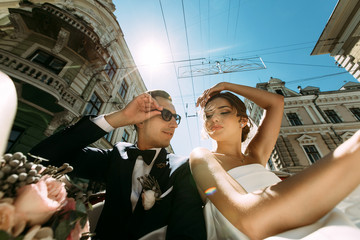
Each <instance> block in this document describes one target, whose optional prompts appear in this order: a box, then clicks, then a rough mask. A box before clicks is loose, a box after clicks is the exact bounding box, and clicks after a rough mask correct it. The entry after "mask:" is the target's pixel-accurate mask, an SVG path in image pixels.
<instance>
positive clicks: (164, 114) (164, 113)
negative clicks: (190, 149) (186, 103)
mask: <svg viewBox="0 0 360 240" xmlns="http://www.w3.org/2000/svg"><path fill="white" fill-rule="evenodd" d="M157 111H159V112H161V117H162V119H164V120H165V121H167V122H170V121H171V118H172V117H174V118H175V121H176V123H177V124H178V125H179V124H180V121H181V116H180V115H179V114H176V113H172V112H170V111H169V110H167V109H165V108H164V109H163V110H162V111H160V110H157Z"/></svg>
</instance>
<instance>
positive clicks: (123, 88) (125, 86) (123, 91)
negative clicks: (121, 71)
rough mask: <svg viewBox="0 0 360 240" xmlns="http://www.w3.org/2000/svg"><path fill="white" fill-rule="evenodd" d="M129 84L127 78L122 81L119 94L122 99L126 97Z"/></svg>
mask: <svg viewBox="0 0 360 240" xmlns="http://www.w3.org/2000/svg"><path fill="white" fill-rule="evenodd" d="M128 88H129V86H128V84H127V83H126V81H125V79H124V80H123V81H122V83H121V86H120V89H119V94H120V96H121V97H122V99H125V96H126V93H127V91H128Z"/></svg>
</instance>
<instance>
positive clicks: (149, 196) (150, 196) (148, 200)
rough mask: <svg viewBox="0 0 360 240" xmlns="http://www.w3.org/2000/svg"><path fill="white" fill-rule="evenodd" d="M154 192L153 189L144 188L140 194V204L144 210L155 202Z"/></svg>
mask: <svg viewBox="0 0 360 240" xmlns="http://www.w3.org/2000/svg"><path fill="white" fill-rule="evenodd" d="M155 194H156V193H155V192H154V191H153V190H144V191H143V193H142V194H141V198H142V204H143V206H144V209H145V210H149V209H150V208H152V206H154V204H155V200H156V197H155Z"/></svg>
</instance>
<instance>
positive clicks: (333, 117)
mask: <svg viewBox="0 0 360 240" xmlns="http://www.w3.org/2000/svg"><path fill="white" fill-rule="evenodd" d="M324 112H325V114H326V115H327V116H328V118H329V119H330V121H331V122H332V123H341V122H342V120H341V119H340V117H339V116H338V115H337V114H336V112H335V111H334V110H325V111H324Z"/></svg>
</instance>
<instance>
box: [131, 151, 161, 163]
mask: <svg viewBox="0 0 360 240" xmlns="http://www.w3.org/2000/svg"><path fill="white" fill-rule="evenodd" d="M126 151H127V153H128V157H129V159H133V160H136V159H137V157H138V156H139V155H140V156H142V158H143V160H144V162H145V163H146V164H147V165H150V163H151V162H152V160H153V159H154V157H155V153H156V150H140V149H138V148H135V147H130V148H127V149H126Z"/></svg>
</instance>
